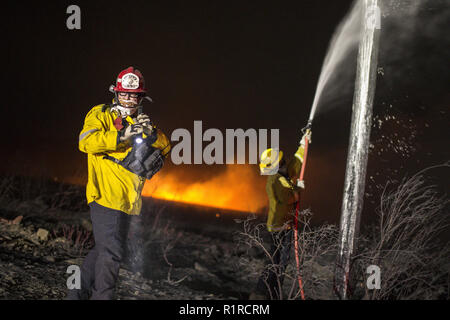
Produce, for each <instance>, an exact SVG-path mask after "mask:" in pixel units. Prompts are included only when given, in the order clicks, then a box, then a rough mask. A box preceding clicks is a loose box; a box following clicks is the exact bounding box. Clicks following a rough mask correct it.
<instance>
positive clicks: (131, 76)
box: [113, 67, 146, 93]
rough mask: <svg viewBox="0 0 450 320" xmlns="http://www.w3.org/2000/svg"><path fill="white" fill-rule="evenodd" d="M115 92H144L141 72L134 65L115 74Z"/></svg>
mask: <svg viewBox="0 0 450 320" xmlns="http://www.w3.org/2000/svg"><path fill="white" fill-rule="evenodd" d="M113 89H114V91H115V92H118V91H122V92H138V93H145V92H146V91H145V81H144V76H143V75H142V73H141V72H140V71H139V70H137V69H135V68H134V67H128V68H126V69H125V70H122V71H121V72H120V73H119V75H118V76H117V80H116V86H115V87H114V88H113Z"/></svg>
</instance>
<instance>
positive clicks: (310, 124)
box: [302, 119, 312, 134]
mask: <svg viewBox="0 0 450 320" xmlns="http://www.w3.org/2000/svg"><path fill="white" fill-rule="evenodd" d="M311 127H312V120H311V119H310V120H308V123H307V124H306V126H305V127H303V129H302V133H303V134H305V133H306V131H308V130H311Z"/></svg>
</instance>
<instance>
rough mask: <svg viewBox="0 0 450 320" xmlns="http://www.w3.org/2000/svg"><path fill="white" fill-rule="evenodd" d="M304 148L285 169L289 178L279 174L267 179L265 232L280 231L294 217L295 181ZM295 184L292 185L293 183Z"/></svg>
mask: <svg viewBox="0 0 450 320" xmlns="http://www.w3.org/2000/svg"><path fill="white" fill-rule="evenodd" d="M304 152H305V150H304V147H303V146H300V147H299V148H298V149H297V152H296V153H295V156H294V158H292V159H291V160H290V161H289V163H288V167H287V169H288V170H287V171H288V175H289V178H287V177H284V176H283V175H281V174H280V173H276V174H274V175H271V176H268V177H267V183H266V192H267V197H268V198H269V213H268V217H267V230H268V231H270V232H273V231H280V230H282V229H283V227H285V226H286V223H287V222H289V221H291V219H292V218H293V215H294V213H295V212H294V209H295V208H294V192H295V191H298V190H299V188H298V187H297V186H296V182H297V179H298V177H299V174H300V170H301V167H302V162H303V155H304ZM293 181H294V182H295V183H294V182H293Z"/></svg>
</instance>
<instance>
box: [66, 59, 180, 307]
mask: <svg viewBox="0 0 450 320" xmlns="http://www.w3.org/2000/svg"><path fill="white" fill-rule="evenodd" d="M110 90H111V91H112V92H114V94H115V98H114V100H113V103H112V104H111V105H108V104H102V105H97V106H95V107H93V108H92V109H91V110H90V111H89V113H88V114H87V116H86V119H85V121H84V126H83V129H82V130H81V133H80V135H79V149H80V151H82V152H85V153H87V157H88V183H87V186H86V198H87V203H88V205H89V207H90V213H91V220H92V226H93V232H94V239H95V247H94V248H93V249H92V250H91V251H90V252H89V253H88V255H87V256H86V258H85V259H84V261H83V265H82V266H81V288H79V289H77V288H74V289H72V290H69V293H68V296H67V299H88V298H91V299H101V300H108V299H113V298H114V294H115V285H116V280H117V277H118V273H119V267H120V262H121V260H122V257H123V254H124V243H125V237H126V233H127V226H128V225H129V220H130V217H132V216H136V215H139V214H140V211H141V207H142V199H141V192H142V188H143V186H144V183H145V180H146V179H150V178H151V177H152V176H153V175H154V174H155V173H156V172H158V170H160V169H161V167H162V165H163V163H164V159H165V157H167V155H168V153H169V151H170V148H171V147H170V142H169V140H168V139H167V137H166V136H165V135H164V133H163V132H162V131H161V130H159V129H158V128H156V127H155V126H154V125H153V124H152V122H151V121H150V118H149V116H147V115H146V114H144V113H142V112H141V111H142V107H141V103H142V101H143V99H145V98H146V99H149V100H150V101H151V99H150V98H149V97H147V96H145V94H146V90H145V83H144V78H143V76H142V74H141V73H140V72H139V70H137V69H135V68H133V67H129V68H127V69H125V70H123V71H122V72H120V73H119V75H118V77H117V80H116V85H115V86H111V88H110Z"/></svg>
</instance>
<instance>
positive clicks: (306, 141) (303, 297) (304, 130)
mask: <svg viewBox="0 0 450 320" xmlns="http://www.w3.org/2000/svg"><path fill="white" fill-rule="evenodd" d="M311 125H312V123H311V121H308V124H307V125H306V127H305V128H303V129H302V132H303V133H308V132H310V131H311ZM308 145H309V140H308V138H307V137H305V151H304V154H303V162H302V168H301V170H300V176H299V178H298V180H299V181H303V176H304V174H305V167H306V159H307V156H308ZM299 212H300V195H299V199H298V201H297V203H296V207H295V228H294V250H295V262H296V265H297V280H298V287H299V289H300V296H301V298H302V300H305V293H304V291H303V281H302V277H301V275H300V254H299V245H298V215H299Z"/></svg>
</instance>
